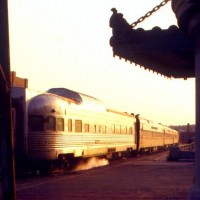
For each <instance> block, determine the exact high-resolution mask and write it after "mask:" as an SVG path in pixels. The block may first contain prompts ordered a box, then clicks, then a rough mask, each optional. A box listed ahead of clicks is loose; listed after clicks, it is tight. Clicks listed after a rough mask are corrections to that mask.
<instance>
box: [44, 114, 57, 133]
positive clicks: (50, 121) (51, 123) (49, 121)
mask: <svg viewBox="0 0 200 200" xmlns="http://www.w3.org/2000/svg"><path fill="white" fill-rule="evenodd" d="M45 128H46V130H48V131H55V130H56V118H55V117H53V116H48V117H47V118H46V119H45Z"/></svg>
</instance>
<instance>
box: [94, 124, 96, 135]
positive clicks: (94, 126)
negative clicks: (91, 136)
mask: <svg viewBox="0 0 200 200" xmlns="http://www.w3.org/2000/svg"><path fill="white" fill-rule="evenodd" d="M94 132H95V133H96V132H97V125H94Z"/></svg>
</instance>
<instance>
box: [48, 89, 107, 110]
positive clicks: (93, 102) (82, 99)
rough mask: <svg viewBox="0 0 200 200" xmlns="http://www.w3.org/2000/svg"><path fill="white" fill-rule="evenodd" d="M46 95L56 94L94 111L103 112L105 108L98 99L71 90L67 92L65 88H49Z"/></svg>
mask: <svg viewBox="0 0 200 200" xmlns="http://www.w3.org/2000/svg"><path fill="white" fill-rule="evenodd" d="M47 92H48V93H52V94H56V95H59V96H62V97H65V98H68V99H72V100H74V101H76V102H77V103H78V104H81V105H83V106H86V107H88V108H92V109H95V110H103V111H105V110H106V108H105V106H104V104H103V102H102V101H100V100H99V99H97V98H95V97H92V96H89V95H86V94H82V93H79V92H76V91H73V90H69V89H67V88H51V89H49V90H47Z"/></svg>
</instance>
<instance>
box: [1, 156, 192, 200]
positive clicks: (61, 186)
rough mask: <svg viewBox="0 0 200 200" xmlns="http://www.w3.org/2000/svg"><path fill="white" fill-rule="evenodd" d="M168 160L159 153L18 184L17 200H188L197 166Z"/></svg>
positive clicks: (18, 182)
mask: <svg viewBox="0 0 200 200" xmlns="http://www.w3.org/2000/svg"><path fill="white" fill-rule="evenodd" d="M165 158H166V155H165V154H162V155H161V154H159V155H156V156H152V157H148V158H143V159H140V160H135V159H131V160H128V161H127V160H126V161H122V162H116V163H113V164H111V165H107V166H104V167H100V168H95V169H92V170H88V171H83V172H78V173H77V172H76V173H72V174H70V175H69V174H68V175H64V176H63V175H62V176H56V177H43V178H37V179H31V178H30V179H27V180H23V181H17V200H47V199H48V200H74V199H76V200H83V199H86V200H95V199H98V200H100V199H101V200H102V199H103V200H104V199H105V200H108V199H120V200H122V199H123V200H126V199H132V200H142V199H144V200H146V199H148V200H150V199H168V200H176V199H182V200H186V199H187V197H188V192H189V189H190V187H191V186H192V181H193V176H194V174H193V170H194V163H192V162H167V161H166V160H165ZM0 199H1V197H0Z"/></svg>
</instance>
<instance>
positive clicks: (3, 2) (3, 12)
mask: <svg viewBox="0 0 200 200" xmlns="http://www.w3.org/2000/svg"><path fill="white" fill-rule="evenodd" d="M0 65H1V68H2V69H1V76H0V79H1V81H0V83H1V87H0V99H1V103H0V136H1V137H0V139H1V161H2V194H3V200H15V199H16V188H15V166H14V147H13V146H14V144H13V143H14V138H13V128H12V102H11V81H10V53H9V26H8V2H7V0H0Z"/></svg>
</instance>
